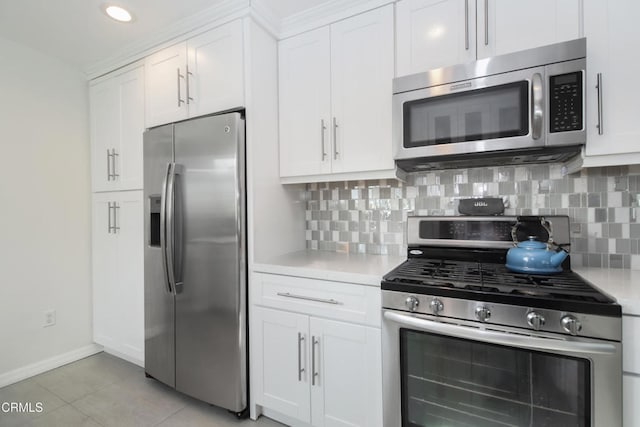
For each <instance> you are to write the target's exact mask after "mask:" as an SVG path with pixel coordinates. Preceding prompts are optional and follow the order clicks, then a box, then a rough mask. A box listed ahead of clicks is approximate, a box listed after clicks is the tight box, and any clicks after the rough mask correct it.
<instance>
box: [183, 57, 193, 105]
mask: <svg viewBox="0 0 640 427" xmlns="http://www.w3.org/2000/svg"><path fill="white" fill-rule="evenodd" d="M189 76H193V73H192V72H191V71H189V66H188V65H187V76H186V77H185V80H186V82H187V105H188V104H189V101H193V98H192V97H191V91H190V90H189Z"/></svg>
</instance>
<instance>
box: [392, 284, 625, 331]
mask: <svg viewBox="0 0 640 427" xmlns="http://www.w3.org/2000/svg"><path fill="white" fill-rule="evenodd" d="M382 308H383V310H394V311H398V312H405V313H406V312H410V313H413V314H415V315H418V317H420V316H424V317H425V318H428V319H430V320H432V321H445V322H448V321H449V320H450V321H451V322H453V323H457V322H471V323H472V324H474V325H475V326H474V327H478V326H480V325H481V324H482V325H491V328H492V329H494V330H495V329H496V328H498V329H500V327H501V326H502V327H504V328H506V329H507V330H510V329H512V328H516V329H519V330H520V331H522V333H530V334H534V335H536V336H539V335H540V334H560V335H564V336H567V335H571V336H575V337H581V338H596V339H604V340H608V341H618V342H620V341H621V340H622V318H621V316H601V315H597V314H585V313H579V312H567V311H564V310H551V309H547V308H541V307H535V306H534V307H531V306H529V307H526V306H520V305H510V304H501V303H496V302H486V301H474V300H464V299H460V298H452V297H447V296H442V295H428V294H419V293H405V292H396V291H389V290H383V291H382Z"/></svg>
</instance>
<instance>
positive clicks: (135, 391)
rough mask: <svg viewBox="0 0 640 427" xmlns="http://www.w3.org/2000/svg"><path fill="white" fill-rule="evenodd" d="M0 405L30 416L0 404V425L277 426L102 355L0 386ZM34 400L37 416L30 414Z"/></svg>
mask: <svg viewBox="0 0 640 427" xmlns="http://www.w3.org/2000/svg"><path fill="white" fill-rule="evenodd" d="M4 402H8V403H11V402H19V403H22V404H26V403H29V402H30V403H31V408H32V411H33V412H31V413H28V412H27V413H24V412H23V413H17V412H5V411H3V410H2V408H3V407H4V408H5V409H6V408H7V405H6V404H5V405H4V406H0V426H1V427H13V426H20V427H22V426H24V427H30V426H37V427H40V426H41V427H58V426H59V427H75V426H86V427H96V426H97V427H99V426H104V427H111V426H114V427H127V426H132V427H138V426H162V427H170V426H180V427H181V426H190V427H199V426H214V427H232V426H241V427H250V426H256V427H258V426H260V427H276V426H282V424H279V423H277V422H275V421H272V420H270V419H268V418H265V417H261V418H260V419H258V421H257V422H253V421H251V420H238V419H237V418H236V417H235V415H233V414H231V413H229V412H227V411H226V410H224V409H220V408H216V407H213V406H210V405H208V404H206V403H203V402H200V401H198V400H195V399H192V398H190V397H188V396H185V395H183V394H181V393H178V392H176V391H175V390H172V389H170V388H169V387H166V386H165V385H163V384H161V383H159V382H158V381H155V380H152V379H148V378H146V377H145V375H144V370H143V369H142V368H140V367H139V366H136V365H133V364H131V363H129V362H126V361H124V360H122V359H119V358H117V357H114V356H111V355H109V354H106V353H99V354H96V355H94V356H91V357H87V358H86V359H82V360H79V361H77V362H74V363H71V364H69V365H65V366H62V367H60V368H58V369H54V370H52V371H49V372H45V373H44V374H40V375H37V376H35V377H32V378H29V379H27V380H24V381H21V382H19V383H16V384H12V385H10V386H7V387H4V388H0V405H3V403H4ZM37 402H41V404H42V411H41V412H36V409H37V407H36V403H37Z"/></svg>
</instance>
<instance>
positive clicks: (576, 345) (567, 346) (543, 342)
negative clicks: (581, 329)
mask: <svg viewBox="0 0 640 427" xmlns="http://www.w3.org/2000/svg"><path fill="white" fill-rule="evenodd" d="M384 318H385V319H387V320H390V321H392V322H395V323H398V324H400V325H404V326H408V327H410V328H412V329H418V330H421V331H425V332H433V333H437V334H442V335H447V336H451V337H456V338H465V339H470V340H475V341H482V342H486V343H491V344H498V345H505V346H509V347H518V348H524V349H529V350H549V351H561V352H566V353H587V354H593V353H598V354H613V353H615V352H616V351H617V350H616V347H615V346H614V345H612V344H605V343H591V342H578V341H566V340H558V339H551V338H540V337H532V336H527V335H517V334H510V333H504V332H497V331H487V330H483V329H477V328H473V327H468V326H459V325H452V324H449V323H442V322H434V321H433V320H427V319H421V318H419V317H415V316H411V315H406V314H400V313H395V312H391V311H385V312H384Z"/></svg>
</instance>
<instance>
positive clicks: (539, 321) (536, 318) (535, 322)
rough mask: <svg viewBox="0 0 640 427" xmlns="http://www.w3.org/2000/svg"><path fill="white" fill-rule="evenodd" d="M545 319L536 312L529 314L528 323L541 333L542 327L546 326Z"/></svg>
mask: <svg viewBox="0 0 640 427" xmlns="http://www.w3.org/2000/svg"><path fill="white" fill-rule="evenodd" d="M544 322H545V318H544V316H543V315H542V314H540V313H536V312H535V311H532V312H530V313H529V314H527V323H528V324H529V326H531V327H532V328H533V329H535V330H536V331H539V330H540V328H541V327H543V326H544Z"/></svg>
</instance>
